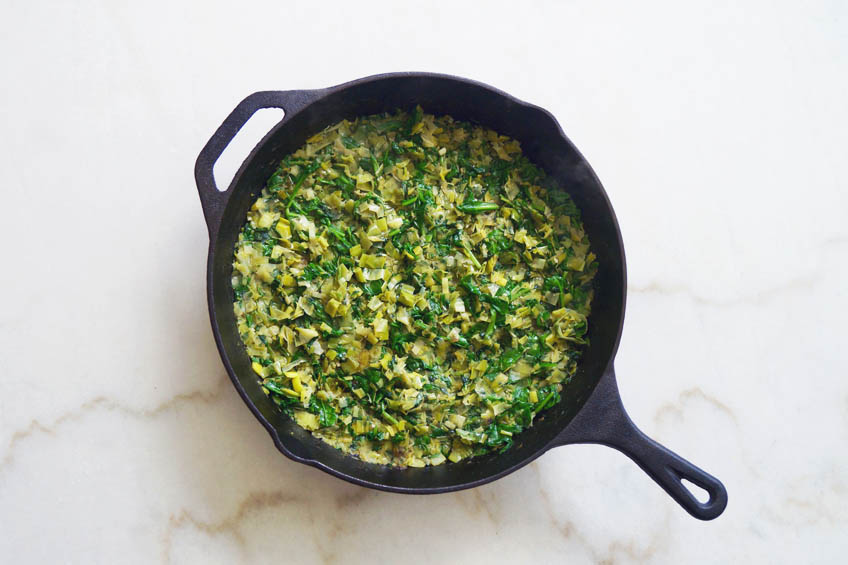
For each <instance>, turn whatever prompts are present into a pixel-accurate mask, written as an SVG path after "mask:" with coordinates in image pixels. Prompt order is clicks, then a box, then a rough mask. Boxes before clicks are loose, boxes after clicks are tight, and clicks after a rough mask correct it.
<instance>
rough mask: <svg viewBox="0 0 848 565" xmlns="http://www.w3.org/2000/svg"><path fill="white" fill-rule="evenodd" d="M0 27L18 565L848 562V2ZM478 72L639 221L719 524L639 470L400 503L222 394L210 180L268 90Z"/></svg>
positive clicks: (12, 535) (149, 14) (297, 9)
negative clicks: (213, 153)
mask: <svg viewBox="0 0 848 565" xmlns="http://www.w3.org/2000/svg"><path fill="white" fill-rule="evenodd" d="M307 4H311V3H307V2H292V3H286V2H280V1H277V2H267V3H264V4H255V5H251V6H248V5H247V4H241V3H238V4H236V3H229V2H221V3H219V2H197V3H194V4H180V3H173V2H158V1H154V2H142V3H132V4H130V3H125V4H124V3H117V2H109V1H105V0H103V1H99V2H98V1H85V2H78V3H61V2H45V1H33V2H12V1H9V0H6V1H3V2H1V3H0V19H2V21H3V23H4V25H3V33H2V34H0V70H2V73H3V87H2V88H0V106H2V111H0V131H2V136H0V186H2V190H3V204H2V208H0V210H2V212H1V213H0V218H1V219H2V221H0V246H2V250H3V254H2V257H3V261H2V267H0V269H2V277H0V291H2V295H3V299H4V306H3V308H2V311H0V345H1V346H2V354H0V367H1V368H2V376H1V377H0V561H2V562H4V563H59V562H69V563H155V562H166V563H168V562H171V563H195V562H196V563H204V564H208V563H233V562H257V563H261V562H268V563H270V562H275V563H303V564H310V563H389V562H409V563H425V562H426V563H430V562H438V561H442V562H453V563H470V564H473V563H529V562H535V563H561V562H568V563H588V562H603V563H642V562H648V563H697V562H704V563H728V562H744V563H776V562H783V563H800V562H806V563H828V562H829V563H838V562H841V563H844V562H845V554H846V551H848V534H846V531H848V379H846V376H848V375H846V373H847V372H848V346H846V330H845V323H844V318H845V314H846V312H848V296H847V295H846V290H845V289H846V282H845V281H846V278H848V267H846V258H848V228H846V226H845V217H846V212H848V200H846V198H848V197H846V194H847V193H848V186H846V173H845V163H844V160H845V153H846V149H848V105H846V103H845V101H846V100H847V99H848V32H846V30H848V27H846V26H848V10H846V4H845V3H844V2H838V1H834V2H803V3H801V2H793V3H790V2H778V3H775V2H744V3H731V2H723V3H716V2H705V3H697V4H693V3H688V2H687V3H683V2H668V3H664V4H663V3H656V2H652V1H648V2H638V3H628V2H616V3H612V4H610V3H603V4H605V5H604V6H601V4H602V3H597V2H568V3H554V2H523V3H520V4H516V3H514V2H511V3H497V4H494V3H490V4H489V5H488V6H487V7H486V8H485V9H484V8H482V7H474V6H473V5H470V4H466V3H463V2H452V3H450V6H449V7H448V6H447V5H445V6H444V7H443V8H442V9H438V8H437V4H426V3H425V4H421V3H418V4H416V5H410V6H406V7H400V6H395V3H394V2H381V3H370V2H357V3H355V4H354V3H344V4H335V3H332V2H321V3H316V4H320V5H317V6H314V7H306V6H307ZM391 70H429V71H439V72H446V73H453V74H459V75H465V76H468V77H472V78H476V79H478V80H482V81H484V82H488V83H490V84H493V85H496V86H498V87H500V88H502V89H504V90H506V91H508V92H510V93H513V94H515V95H516V96H518V97H520V98H523V99H526V100H528V101H531V102H534V103H537V104H539V105H541V106H543V107H546V108H548V109H550V110H551V111H552V112H553V113H554V114H555V115H556V116H557V117H558V118H559V120H560V121H561V123H562V124H563V127H564V129H565V130H566V132H567V133H568V134H569V135H570V136H571V138H572V139H573V140H574V141H575V143H576V144H577V145H578V146H579V147H580V149H581V150H582V151H583V152H584V153H585V155H586V156H587V158H588V159H589V161H590V162H591V163H592V165H593V166H594V167H595V169H596V170H597V172H598V174H599V176H600V177H601V179H602V180H603V182H604V183H605V185H606V188H607V190H608V192H609V194H610V198H611V199H612V201H613V204H614V205H615V207H616V210H617V212H618V215H619V218H620V221H621V227H622V231H623V234H624V239H625V244H626V249H627V252H628V259H629V264H628V266H629V272H630V284H631V288H630V294H629V296H628V301H629V308H628V312H627V321H626V324H625V333H624V338H623V341H622V344H621V350H620V353H619V355H618V362H617V368H618V373H619V377H620V386H621V390H622V394H623V397H624V401H625V404H626V405H627V407H628V409H629V411H630V413H631V415H632V417H633V418H634V420H636V421H637V422H638V423H639V424H640V425H641V427H642V428H643V429H644V430H645V431H646V432H647V433H649V434H651V435H652V436H654V437H655V438H657V439H658V440H659V441H661V442H663V443H665V444H667V445H668V446H670V447H671V448H673V449H675V450H677V451H679V452H680V453H681V454H683V455H684V456H686V457H688V458H690V459H691V460H693V461H694V462H696V463H698V464H701V465H702V466H703V467H704V468H706V469H707V470H708V471H710V472H712V473H714V474H715V475H716V476H718V477H719V478H721V479H722V480H723V481H724V482H725V484H726V485H727V488H728V491H729V493H730V503H729V506H728V508H727V511H726V512H725V514H724V515H723V516H722V517H720V518H719V519H718V520H716V521H714V522H709V523H702V522H699V521H697V520H694V519H692V518H690V517H689V516H688V515H687V514H686V513H685V512H684V511H683V510H682V509H680V508H679V507H677V506H676V504H675V503H674V502H672V501H671V500H670V499H669V498H668V497H667V496H666V495H665V494H664V493H663V492H662V491H660V490H659V489H658V488H657V487H656V486H655V485H654V483H653V482H652V481H651V480H650V479H648V477H647V476H645V475H644V474H643V473H642V472H641V471H640V470H639V469H638V468H636V466H635V465H633V464H632V463H630V462H629V461H628V460H626V459H625V458H624V457H623V456H620V455H618V454H617V453H615V452H614V451H612V450H610V449H606V448H603V447H594V446H592V447H589V446H578V447H568V448H561V449H557V450H554V451H552V452H550V453H548V454H547V455H545V456H544V457H542V458H541V459H539V460H538V461H537V462H536V463H533V464H531V465H530V466H529V467H527V468H525V469H523V470H521V471H519V472H517V473H515V474H513V475H511V476H509V477H507V478H504V479H502V480H500V481H497V482H495V483H493V484H491V485H488V486H485V487H482V488H479V489H476V490H472V491H467V492H462V493H458V494H449V495H442V496H431V497H404V496H399V495H391V494H384V493H377V492H372V491H369V490H365V489H362V488H359V487H355V486H352V485H349V484H346V483H343V482H341V481H339V480H337V479H334V478H332V477H329V476H327V475H325V474H323V473H320V472H318V471H315V470H313V469H311V468H307V467H304V466H302V465H298V464H295V463H293V462H291V461H288V460H287V459H285V458H284V457H282V456H281V455H279V454H278V453H277V451H276V450H275V449H274V447H273V445H272V444H271V441H270V440H269V438H268V436H267V435H266V433H265V432H264V431H263V430H262V429H261V427H260V426H259V425H258V424H257V422H256V421H255V420H254V419H253V417H252V416H251V415H250V414H249V412H248V411H247V409H246V408H245V407H244V406H243V404H242V402H241V400H240V399H239V398H238V397H237V395H236V394H235V392H234V390H233V389H232V387H231V385H230V384H229V382H228V381H227V380H226V377H225V373H224V370H223V368H222V367H221V364H220V361H219V359H218V355H217V352H216V350H215V347H214V343H213V340H212V336H211V332H210V329H209V325H208V322H207V313H206V305H205V299H204V282H203V276H204V262H205V251H206V245H207V238H206V230H205V226H204V223H203V218H202V215H201V211H200V205H199V202H198V198H197V195H196V192H195V188H194V181H193V178H192V168H193V164H194V159H195V157H196V155H197V153H198V151H199V150H200V148H201V146H202V145H203V143H204V142H205V141H206V139H207V138H208V136H209V135H210V134H211V133H212V131H214V129H215V127H216V126H217V125H218V124H219V123H220V121H221V120H222V119H223V118H224V116H225V115H226V114H227V113H228V112H229V111H230V110H231V109H232V108H233V107H234V105H235V104H236V103H237V102H238V101H239V100H240V99H241V97H243V96H244V95H246V94H249V93H251V92H253V91H256V90H262V89H290V88H310V87H322V86H328V85H330V84H335V83H338V82H342V81H345V80H349V79H352V78H355V77H359V76H364V75H368V74H374V73H377V72H385V71H391Z"/></svg>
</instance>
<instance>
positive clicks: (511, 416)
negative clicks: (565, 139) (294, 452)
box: [232, 107, 597, 467]
mask: <svg viewBox="0 0 848 565" xmlns="http://www.w3.org/2000/svg"><path fill="white" fill-rule="evenodd" d="M233 267H234V271H233V280H232V284H233V291H234V294H235V305H234V308H235V314H236V318H237V320H238V329H239V333H240V335H241V338H242V340H243V341H244V345H245V347H246V349H247V352H248V355H249V356H250V357H251V359H252V361H253V364H252V366H253V370H254V371H255V372H256V374H257V375H259V377H260V378H261V379H262V383H263V386H264V388H265V390H266V392H267V394H269V395H270V397H271V399H272V400H273V401H274V402H275V403H276V404H277V405H278V406H279V407H280V409H281V410H283V411H284V412H285V413H287V414H289V415H290V416H291V417H292V418H294V420H295V421H296V422H297V423H298V424H299V425H300V426H302V427H304V428H306V429H307V430H310V431H311V432H312V433H313V434H314V435H316V436H317V437H319V438H321V439H323V440H324V441H326V442H327V443H329V444H331V445H333V446H335V447H337V448H339V449H341V450H342V451H344V452H347V453H350V454H353V455H355V456H358V457H359V458H361V459H362V460H364V461H367V462H372V463H380V464H388V465H396V466H411V467H423V466H425V465H439V464H441V463H444V462H445V461H446V460H450V461H452V462H458V461H460V460H462V459H466V458H469V457H473V456H476V455H481V454H484V453H487V452H490V451H493V450H500V451H503V450H505V449H508V448H509V447H510V446H511V445H512V444H513V442H514V441H516V436H517V434H519V433H520V432H521V431H522V430H524V429H526V428H527V427H529V426H531V425H532V423H533V419H534V418H535V417H536V416H537V415H538V414H539V413H540V412H542V411H544V410H546V409H548V408H550V407H551V406H553V405H554V404H556V403H557V402H559V400H560V392H561V391H562V387H563V385H564V384H567V383H568V381H569V380H570V378H571V376H572V375H573V374H574V372H575V370H576V367H577V360H578V358H579V356H580V351H581V348H582V346H583V345H584V344H585V343H586V338H585V335H586V316H587V314H588V313H589V306H590V302H591V299H592V286H591V283H592V277H593V275H594V274H595V272H596V270H597V262H596V260H595V255H594V254H593V253H592V252H591V251H590V250H589V241H588V239H587V237H586V234H585V233H584V231H583V226H582V224H581V221H580V214H579V211H578V210H577V208H576V207H575V205H574V203H573V202H572V200H571V199H570V198H569V197H568V195H567V194H566V193H565V192H563V191H562V190H561V189H558V188H556V187H555V186H554V185H553V184H552V182H551V180H550V179H548V178H546V177H545V175H544V173H543V172H542V171H541V170H539V169H538V168H536V167H535V166H533V165H532V164H531V163H530V162H529V161H528V160H527V159H526V158H525V157H524V156H523V155H522V153H521V148H520V147H519V144H518V142H517V141H514V140H512V139H509V138H507V137H505V136H502V135H498V134H497V133H495V132H494V131H492V130H487V129H484V128H481V127H479V126H474V125H471V124H468V123H463V122H459V121H455V120H454V119H452V118H450V117H449V116H441V117H436V116H432V115H429V114H424V113H423V112H422V110H421V108H420V107H419V108H416V109H414V110H413V111H411V112H397V113H395V114H392V115H389V114H381V115H375V116H368V117H364V118H359V119H356V120H354V121H347V120H345V121H342V122H340V123H337V124H335V125H333V126H331V127H329V128H327V129H325V130H324V131H322V132H321V133H319V134H317V135H315V136H313V137H312V138H310V139H309V140H308V141H307V143H306V145H305V146H304V147H302V148H301V149H299V150H298V151H297V152H295V153H294V154H292V155H290V156H288V157H286V158H285V159H284V160H283V161H282V162H281V163H280V166H279V168H278V169H277V170H276V172H275V173H274V174H273V176H272V177H271V178H270V179H269V180H268V183H267V186H266V187H265V188H264V189H263V190H262V194H261V196H260V197H259V199H258V200H257V201H256V202H255V203H254V204H253V207H252V208H251V209H250V211H249V213H248V216H247V223H246V224H245V226H244V228H243V229H242V231H241V234H240V235H239V239H238V243H237V244H236V247H235V260H234V263H233Z"/></svg>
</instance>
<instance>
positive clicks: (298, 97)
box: [194, 73, 727, 520]
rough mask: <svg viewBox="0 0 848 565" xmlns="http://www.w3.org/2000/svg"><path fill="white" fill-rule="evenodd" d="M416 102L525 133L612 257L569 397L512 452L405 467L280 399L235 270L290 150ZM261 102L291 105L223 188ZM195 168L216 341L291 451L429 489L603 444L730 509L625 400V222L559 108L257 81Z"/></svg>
mask: <svg viewBox="0 0 848 565" xmlns="http://www.w3.org/2000/svg"><path fill="white" fill-rule="evenodd" d="M416 104H420V105H421V106H422V107H423V108H424V109H425V111H427V112H430V113H435V114H448V115H451V116H453V117H454V118H456V119H459V120H464V121H470V122H474V123H479V124H482V125H485V126H487V127H490V128H492V129H494V130H496V131H498V132H500V133H503V134H506V135H508V136H510V137H513V138H515V139H517V140H518V141H520V142H521V147H522V148H523V150H524V152H525V154H526V155H527V157H528V158H529V159H530V160H531V161H533V162H534V163H536V164H537V165H539V166H541V167H542V168H543V169H544V170H545V171H546V172H547V173H548V174H549V175H552V176H554V177H556V179H557V180H558V181H559V184H560V185H562V186H563V187H565V189H566V190H568V192H569V194H570V195H571V196H572V197H573V199H574V201H575V203H576V204H577V205H578V206H579V208H580V210H581V211H582V213H583V219H584V224H585V228H586V232H587V233H588V235H589V240H590V242H591V245H592V250H593V251H594V252H595V254H596V255H597V256H598V263H599V265H600V266H599V269H598V274H597V277H596V280H595V298H594V301H593V303H592V313H591V315H590V317H589V332H588V337H589V342H590V345H589V346H588V347H587V348H586V350H585V352H584V354H583V357H582V359H581V361H580V366H579V369H578V371H577V374H576V375H575V376H574V378H573V380H572V382H571V383H570V384H569V385H568V386H567V388H566V389H565V391H564V393H563V394H562V398H563V400H562V401H561V402H560V403H559V404H558V405H557V406H555V407H553V408H551V409H549V410H547V411H546V412H545V413H544V414H543V415H541V417H539V418H538V419H537V420H536V421H535V422H534V424H533V426H532V427H531V428H530V429H528V430H526V431H524V432H523V433H522V434H521V436H520V438H519V439H518V441H516V444H515V445H514V446H513V447H512V448H511V449H509V450H508V451H506V452H504V453H503V454H497V453H494V454H489V455H486V456H483V457H478V458H474V459H471V460H466V461H462V462H460V463H458V464H445V465H439V466H436V467H426V468H421V469H418V468H408V469H395V468H390V467H385V466H380V465H374V464H369V463H364V462H362V461H360V460H358V459H356V458H354V457H350V456H346V455H344V454H343V453H342V452H340V451H338V450H336V449H334V448H332V447H330V446H329V445H327V444H325V443H323V442H322V441H320V440H318V439H315V438H313V437H312V436H311V435H310V434H309V433H308V432H307V431H305V430H303V429H302V428H300V427H299V426H298V425H297V424H295V423H294V422H293V421H291V420H290V419H289V418H288V417H286V416H284V415H283V414H281V413H280V412H279V410H278V409H277V408H276V406H275V405H274V404H272V402H271V401H270V400H269V399H268V397H267V396H266V395H265V394H264V393H263V392H262V389H261V387H260V385H259V381H258V379H257V378H256V375H255V374H254V373H253V371H252V370H251V368H250V361H249V359H248V357H247V354H246V353H245V351H244V348H243V346H242V343H241V340H240V338H239V335H238V331H237V329H236V320H235V315H234V314H233V291H232V287H231V283H230V278H231V275H232V261H233V246H234V245H235V243H236V239H237V237H238V233H239V231H240V229H241V227H242V225H243V224H244V222H245V217H246V215H247V210H248V208H249V207H250V205H251V204H252V203H253V202H254V200H255V199H256V198H257V196H258V192H259V191H260V190H261V188H262V187H263V186H264V184H265V182H266V180H267V179H268V178H269V177H270V176H271V174H272V173H273V171H274V169H275V168H276V166H277V165H278V163H279V161H280V160H281V159H282V158H283V157H284V156H285V155H287V154H288V153H290V152H293V151H295V150H296V149H298V148H299V147H300V146H301V145H302V144H303V143H304V142H305V140H306V139H307V138H308V137H310V136H311V135H313V134H315V133H317V132H319V131H320V130H322V129H323V128H324V127H326V126H328V125H330V124H333V123H335V122H338V121H340V120H342V119H343V118H348V119H350V118H354V117H356V116H363V115H367V114H374V113H378V112H384V111H390V110H395V109H397V108H406V109H408V108H411V107H413V106H414V105H416ZM260 108H282V109H283V110H284V111H285V117H284V118H283V119H282V121H280V123H278V124H277V125H276V126H275V127H274V128H273V129H272V130H271V131H270V132H269V133H268V134H267V135H266V136H265V137H264V139H262V141H261V142H260V143H259V144H258V145H257V146H256V148H254V149H253V151H252V152H251V153H250V155H249V156H248V157H247V159H246V160H245V161H244V163H243V164H242V165H241V168H240V169H239V170H238V172H237V173H236V175H235V177H234V178H233V181H232V183H231V184H230V186H229V188H227V190H223V191H221V190H219V189H218V187H217V186H216V185H215V180H214V178H213V173H212V167H213V165H214V164H215V161H216V160H217V159H218V157H219V156H220V155H221V153H222V151H223V150H224V149H225V148H226V147H227V144H229V142H230V141H231V140H232V138H233V137H234V136H235V135H236V133H237V132H238V131H239V129H240V128H241V127H242V126H243V125H244V124H245V122H247V120H248V119H250V117H251V116H252V115H253V114H254V112H256V111H257V110H258V109H260ZM194 172H195V179H196V181H197V188H198V190H199V192H200V201H201V204H202V205H203V213H204V215H205V216H206V224H207V226H208V228H209V259H208V267H207V273H206V279H207V293H208V300H209V317H210V319H211V321H212V331H213V333H214V334H215V341H216V342H217V344H218V350H219V351H220V352H221V359H222V360H223V362H224V366H225V367H226V368H227V372H228V373H229V375H230V378H231V379H232V381H233V385H234V386H235V387H236V390H238V393H239V394H240V395H241V397H242V399H243V400H244V402H245V403H246V404H247V405H248V407H249V408H250V410H251V411H252V412H253V414H254V415H255V416H256V418H257V419H258V420H259V421H260V422H261V423H262V425H263V426H265V429H267V430H268V432H269V433H270V434H271V437H272V438H273V440H274V443H275V444H276V446H277V448H279V450H280V451H282V452H283V453H284V454H285V455H286V456H288V457H290V458H291V459H294V460H295V461H298V462H301V463H306V464H307V465H312V466H313V467H317V468H318V469H321V470H322V471H326V472H328V473H330V474H332V475H335V476H337V477H339V478H341V479H344V480H346V481H350V482H352V483H356V484H358V485H362V486H366V487H370V488H375V489H380V490H385V491H392V492H401V493H419V494H423V493H441V492H448V491H454V490H460V489H465V488H471V487H475V486H478V485H482V484H485V483H488V482H490V481H493V480H495V479H497V478H500V477H503V476H504V475H506V474H508V473H511V472H513V471H515V470H517V469H519V468H520V467H523V466H524V465H526V464H528V463H529V462H531V461H533V460H534V459H535V458H537V457H539V456H540V455H542V454H543V453H545V452H546V451H547V450H549V449H551V448H552V447H558V446H560V445H567V444H571V443H600V444H604V445H608V446H610V447H613V448H615V449H617V450H619V451H621V452H622V453H624V454H625V455H627V456H628V457H630V458H631V459H632V460H633V461H635V462H636V464H637V465H639V466H640V467H641V468H642V469H643V470H644V471H645V472H646V473H648V474H649V475H650V476H651V478H653V479H654V480H655V481H656V482H657V483H658V484H659V485H660V486H661V487H662V488H663V489H664V490H665V491H666V492H667V493H668V494H670V495H671V496H672V497H673V498H674V499H675V500H676V501H677V502H678V503H679V504H680V505H681V506H683V508H685V509H686V510H687V511H688V512H689V513H690V514H692V515H693V516H695V517H696V518H699V519H702V520H710V519H713V518H715V517H717V516H718V515H719V514H721V513H722V511H723V510H724V508H725V506H726V505H727V491H726V490H725V488H724V486H723V485H722V484H721V482H719V481H718V479H716V478H715V477H713V476H711V475H709V474H707V473H705V472H704V471H702V470H701V469H699V468H698V467H696V466H694V465H692V464H691V463H689V462H688V461H686V460H685V459H683V458H681V457H679V456H678V455H675V454H674V453H672V452H671V451H669V450H668V449H666V448H665V447H663V446H661V445H659V444H658V443H656V442H655V441H653V440H651V439H650V438H648V437H647V436H645V434H643V433H642V432H641V431H640V430H639V429H638V428H637V427H636V426H635V425H634V424H633V422H632V421H631V420H630V418H629V417H628V416H627V413H626V412H625V411H624V407H623V406H622V404H621V398H620V397H619V394H618V386H617V385H616V380H615V372H614V369H613V359H614V358H615V352H616V350H617V348H618V342H619V337H620V335H621V327H622V323H623V321H624V301H625V295H626V280H625V266H624V250H623V248H622V242H621V234H620V233H619V229H618V222H617V221H616V217H615V213H614V212H613V210H612V206H611V205H610V202H609V200H608V199H607V195H606V193H605V192H604V189H603V187H602V186H601V183H600V181H599V180H598V178H597V177H596V176H595V174H594V172H593V171H592V169H591V168H590V167H589V164H588V163H587V162H586V160H585V159H584V158H583V156H582V155H580V153H579V152H578V151H577V149H576V148H575V147H574V145H572V144H571V142H570V141H569V140H568V139H567V138H566V137H565V135H564V134H563V132H562V130H561V129H560V127H559V124H558V123H557V121H556V120H555V119H554V117H553V116H552V115H551V114H549V113H548V112H547V111H545V110H543V109H541V108H538V107H536V106H533V105H531V104H527V103H525V102H522V101H520V100H517V99H515V98H513V97H512V96H509V95H508V94H506V93H504V92H501V91H499V90H496V89H494V88H492V87H490V86H487V85H485V84H481V83H478V82H474V81H470V80H466V79H462V78H457V77H452V76H447V75H438V74H429V73H393V74H384V75H377V76H372V77H367V78H363V79H360V80H355V81H353V82H349V83H345V84H341V85H338V86H333V87H330V88H326V89H320V90H289V91H279V92H277V91H272V92H257V93H255V94H251V95H250V96H248V97H247V98H245V99H244V100H243V101H242V102H241V103H240V104H239V105H238V106H237V107H236V109H235V110H233V112H232V113H231V114H230V115H229V116H227V119H226V120H224V123H223V124H221V127H219V128H218V130H217V131H216V132H215V134H214V135H213V136H212V138H211V139H210V140H209V142H208V143H207V144H206V146H205V147H204V148H203V150H202V151H201V152H200V156H199V157H198V158H197V163H196V165H195V171H194ZM681 479H687V480H689V481H691V482H692V483H694V484H696V485H698V486H699V487H702V488H703V489H705V490H706V491H707V492H708V493H709V500H708V501H707V502H699V501H698V500H697V499H696V498H695V497H694V496H693V495H692V493H691V492H690V491H689V490H688V489H687V488H686V487H685V486H684V484H683V483H682V482H681Z"/></svg>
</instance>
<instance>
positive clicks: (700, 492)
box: [680, 477, 710, 504]
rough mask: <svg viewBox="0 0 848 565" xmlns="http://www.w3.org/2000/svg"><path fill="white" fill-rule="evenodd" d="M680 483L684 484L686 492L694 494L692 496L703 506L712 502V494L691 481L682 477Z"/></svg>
mask: <svg viewBox="0 0 848 565" xmlns="http://www.w3.org/2000/svg"><path fill="white" fill-rule="evenodd" d="M680 482H681V483H683V486H684V487H686V490H688V491H689V492H691V493H692V496H694V497H695V500H697V501H698V502H700V503H701V504H706V503H707V502H708V501H709V500H710V493H709V492H707V491H706V489H703V488H701V487H699V486H698V485H696V484H695V483H693V482H692V481H690V480H689V479H684V478H682V477H681V479H680Z"/></svg>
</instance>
